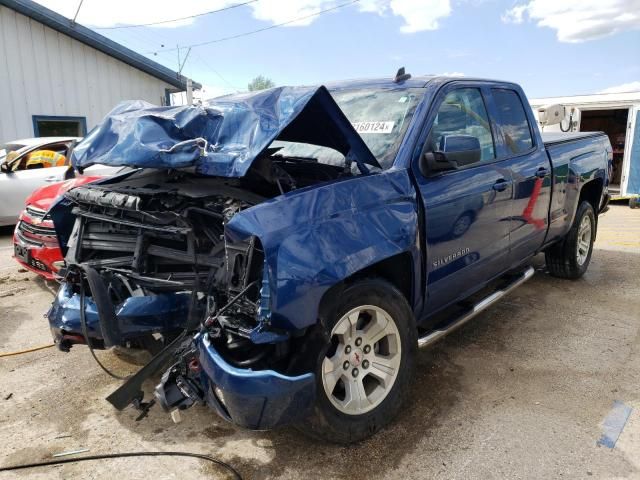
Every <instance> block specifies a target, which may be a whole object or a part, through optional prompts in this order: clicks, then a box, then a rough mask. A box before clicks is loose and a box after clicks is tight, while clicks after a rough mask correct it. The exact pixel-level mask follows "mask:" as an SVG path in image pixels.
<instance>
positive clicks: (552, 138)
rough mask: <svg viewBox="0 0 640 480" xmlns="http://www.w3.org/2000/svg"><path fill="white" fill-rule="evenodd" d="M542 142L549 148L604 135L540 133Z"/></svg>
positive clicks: (601, 133) (592, 133)
mask: <svg viewBox="0 0 640 480" xmlns="http://www.w3.org/2000/svg"><path fill="white" fill-rule="evenodd" d="M541 135H542V141H543V142H544V144H545V146H547V147H549V146H552V145H559V144H561V143H567V142H574V141H576V140H581V139H583V138H591V137H598V136H600V135H605V136H606V133H604V132H571V133H569V132H567V133H563V132H547V133H545V132H541Z"/></svg>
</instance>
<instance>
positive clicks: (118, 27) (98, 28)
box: [80, 0, 258, 30]
mask: <svg viewBox="0 0 640 480" xmlns="http://www.w3.org/2000/svg"><path fill="white" fill-rule="evenodd" d="M257 1H258V0H249V1H248V2H242V3H236V4H234V5H229V6H228V7H223V8H219V9H217V10H210V11H208V12H203V13H196V14H195V15H189V16H187V17H180V18H173V19H171V20H161V21H159V22H150V23H140V24H137V25H119V26H117V27H96V28H94V30H118V29H121V28H137V27H150V26H152V25H162V24H164V23H173V22H179V21H181V20H188V19H190V18H197V17H203V16H204V15H211V14H212V13H218V12H224V11H225V10H231V9H232V8H238V7H242V6H243V5H249V4H250V3H255V2H257ZM80 4H82V2H80Z"/></svg>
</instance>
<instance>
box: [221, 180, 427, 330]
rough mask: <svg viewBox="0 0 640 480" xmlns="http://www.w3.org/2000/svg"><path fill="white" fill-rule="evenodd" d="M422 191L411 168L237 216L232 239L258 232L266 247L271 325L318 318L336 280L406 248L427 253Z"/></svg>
mask: <svg viewBox="0 0 640 480" xmlns="http://www.w3.org/2000/svg"><path fill="white" fill-rule="evenodd" d="M417 226H418V222H417V207H416V201H415V191H414V189H413V186H412V184H411V181H410V179H409V175H408V172H407V171H406V170H393V169H392V170H388V171H385V172H382V173H380V174H376V175H370V176H367V177H355V178H350V179H345V180H342V181H336V182H333V183H327V184H324V185H320V186H318V187H316V188H308V189H304V190H297V191H293V192H291V193H288V194H286V195H283V196H280V197H277V198H274V199H273V200H270V201H268V202H265V203H261V204H259V205H256V206H255V207H253V208H250V209H248V210H245V211H243V212H241V213H238V214H237V215H235V216H234V217H233V218H232V219H231V221H230V222H229V223H228V224H227V225H226V235H227V239H228V241H231V242H235V241H238V240H242V239H245V238H247V237H249V236H250V235H255V236H257V237H258V238H259V239H260V241H261V243H262V246H263V248H264V250H265V257H266V261H267V262H266V263H267V269H268V275H269V277H268V278H269V285H270V289H271V310H272V313H271V315H272V324H273V325H274V326H276V327H280V328H289V329H300V328H304V327H307V326H309V325H312V324H314V323H315V322H316V320H317V311H318V305H319V303H320V300H321V298H322V295H323V294H324V293H325V292H326V291H327V289H329V288H330V287H331V286H332V285H335V284H336V283H338V282H340V281H341V280H343V279H345V278H347V277H349V276H350V275H352V274H354V273H356V272H357V271H359V270H361V269H362V268H363V266H366V265H371V264H374V263H376V262H378V261H380V260H384V259H386V258H389V257H391V256H393V255H396V254H398V253H402V252H410V253H411V254H412V255H413V256H414V257H415V258H416V259H418V258H420V256H419V253H418V245H417Z"/></svg>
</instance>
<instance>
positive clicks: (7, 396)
mask: <svg viewBox="0 0 640 480" xmlns="http://www.w3.org/2000/svg"><path fill="white" fill-rule="evenodd" d="M11 397H13V392H11V393H9V395H6V396H5V397H4V399H5V400H9V399H10V398H11Z"/></svg>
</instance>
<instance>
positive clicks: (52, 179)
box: [44, 175, 58, 182]
mask: <svg viewBox="0 0 640 480" xmlns="http://www.w3.org/2000/svg"><path fill="white" fill-rule="evenodd" d="M44 181H45V182H57V181H58V177H56V176H55V175H51V176H49V177H45V179H44Z"/></svg>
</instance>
